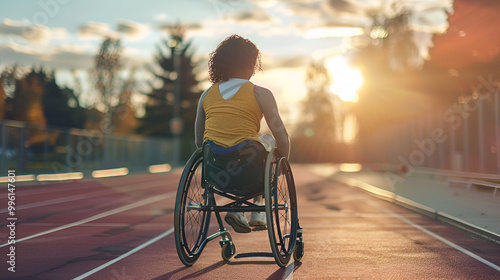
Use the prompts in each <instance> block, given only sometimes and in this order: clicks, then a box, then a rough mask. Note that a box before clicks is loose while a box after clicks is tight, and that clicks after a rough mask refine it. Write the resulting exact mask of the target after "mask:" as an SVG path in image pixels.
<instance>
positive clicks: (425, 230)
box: [370, 202, 500, 271]
mask: <svg viewBox="0 0 500 280" xmlns="http://www.w3.org/2000/svg"><path fill="white" fill-rule="evenodd" d="M370 204H372V205H373V206H375V207H377V208H379V209H380V210H382V211H384V212H386V213H388V214H390V215H392V216H393V217H395V218H398V219H400V220H401V221H403V222H405V223H407V224H409V225H411V226H413V227H414V228H416V229H418V230H420V231H422V232H424V233H426V234H428V235H430V236H432V237H434V238H436V239H437V240H439V241H441V242H443V243H445V244H447V245H449V246H451V247H453V248H455V249H457V250H459V251H460V252H462V253H464V254H466V255H468V256H469V257H472V258H474V259H476V260H478V261H480V262H482V263H483V264H485V265H487V266H489V267H491V268H493V269H496V270H497V271H500V266H498V265H496V264H494V263H492V262H489V261H487V260H485V259H483V258H481V257H480V256H478V255H476V254H474V253H472V252H471V251H468V250H466V249H464V248H462V247H460V246H458V245H456V244H455V243H453V242H451V241H448V240H447V239H445V238H443V237H441V236H439V235H437V234H435V233H433V232H431V231H429V230H427V229H426V228H424V227H422V226H419V225H417V224H415V223H414V222H412V221H410V220H408V219H406V218H405V217H403V216H401V215H399V214H397V213H395V212H392V211H391V210H389V209H387V208H385V207H383V206H381V205H378V204H376V203H373V202H372V203H370Z"/></svg>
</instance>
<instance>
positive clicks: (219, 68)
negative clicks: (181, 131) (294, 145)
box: [195, 35, 290, 233]
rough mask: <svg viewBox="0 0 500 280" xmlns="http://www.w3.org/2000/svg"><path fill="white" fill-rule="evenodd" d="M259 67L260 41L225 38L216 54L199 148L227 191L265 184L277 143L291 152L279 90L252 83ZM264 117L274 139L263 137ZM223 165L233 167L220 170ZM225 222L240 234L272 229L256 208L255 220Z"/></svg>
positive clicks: (201, 107) (237, 217)
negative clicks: (278, 100)
mask: <svg viewBox="0 0 500 280" xmlns="http://www.w3.org/2000/svg"><path fill="white" fill-rule="evenodd" d="M257 70H262V69H261V53H260V51H259V49H258V48H257V47H256V46H255V44H254V43H252V42H251V41H250V40H248V39H245V38H243V37H240V36H238V35H232V36H229V37H228V38H226V39H225V40H224V41H222V42H221V43H220V44H219V45H218V46H217V48H216V49H215V51H213V52H212V53H210V60H209V75H210V77H209V79H210V82H211V83H212V86H211V87H210V88H208V89H207V90H206V91H205V92H204V93H203V94H202V96H201V98H200V101H199V103H198V110H197V115H196V122H195V141H196V146H197V147H202V146H203V147H204V149H203V150H204V158H211V159H212V161H211V162H212V163H213V166H214V169H209V168H210V163H207V165H208V167H209V168H207V171H206V172H205V174H206V175H208V176H210V177H211V180H212V181H215V182H217V185H218V186H219V187H220V188H222V189H223V190H224V191H228V192H230V193H233V194H235V195H241V196H244V195H247V194H250V193H252V192H255V191H256V189H258V188H263V185H264V184H263V182H262V179H260V178H263V177H264V176H263V172H264V161H265V158H266V150H267V151H270V150H271V148H274V147H276V149H277V151H278V153H279V155H281V156H283V157H286V158H288V156H289V146H290V142H289V138H288V133H287V131H286V129H285V126H284V125H283V121H282V120H281V117H280V115H279V112H278V107H277V104H276V100H275V98H274V95H273V93H272V92H271V91H270V90H268V89H266V88H263V87H260V86H257V85H254V84H253V83H252V82H250V78H251V77H252V76H253V75H254V74H255V71H257ZM262 117H264V118H265V120H266V122H267V125H268V127H269V129H270V130H271V132H272V134H273V136H274V138H273V136H271V135H269V134H266V135H263V136H260V137H259V130H260V123H261V120H262ZM245 164H252V166H254V167H255V168H254V170H253V169H252V168H250V169H248V168H246V169H245V170H246V171H245V172H240V174H231V172H230V170H231V166H233V167H235V166H243V165H245ZM217 165H218V166H221V165H222V166H227V167H228V168H227V169H224V170H220V169H216V166H217ZM238 170H241V169H238ZM228 174H229V175H230V176H228ZM261 174H262V175H261ZM249 179H255V180H253V181H252V180H249ZM262 200H263V199H262V196H259V197H256V198H255V199H254V203H255V204H257V205H263V201H262ZM224 220H225V221H226V222H227V223H228V224H229V225H231V226H232V227H233V229H234V230H235V231H236V232H239V233H248V232H251V231H252V230H265V229H266V213H265V212H252V213H251V217H250V222H248V220H247V218H246V216H245V215H244V213H242V212H229V213H227V214H226V216H225V218H224ZM251 227H252V228H253V229H252V228H251Z"/></svg>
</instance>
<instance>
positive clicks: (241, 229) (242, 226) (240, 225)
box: [224, 212, 252, 233]
mask: <svg viewBox="0 0 500 280" xmlns="http://www.w3.org/2000/svg"><path fill="white" fill-rule="evenodd" d="M224 220H225V221H226V223H228V224H229V225H230V226H232V227H233V229H234V231H236V232H238V233H249V232H251V231H252V229H251V228H250V226H249V225H248V220H247V217H245V214H244V213H242V212H229V213H227V214H226V217H224Z"/></svg>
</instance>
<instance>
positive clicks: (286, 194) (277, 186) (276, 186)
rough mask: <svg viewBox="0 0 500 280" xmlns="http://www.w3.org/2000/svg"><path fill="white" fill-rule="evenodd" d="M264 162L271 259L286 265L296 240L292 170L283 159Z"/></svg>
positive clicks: (295, 202)
mask: <svg viewBox="0 0 500 280" xmlns="http://www.w3.org/2000/svg"><path fill="white" fill-rule="evenodd" d="M271 157H272V155H271V154H270V155H269V157H268V159H267V162H266V182H265V200H266V218H267V230H268V235H269V242H270V244H271V249H272V251H273V255H274V259H275V260H276V263H277V264H278V265H279V266H280V267H285V266H286V265H287V264H288V262H289V261H290V257H291V255H292V254H293V251H294V249H295V244H296V242H297V226H298V224H297V223H298V222H297V221H298V220H297V197H296V193H295V183H294V180H293V175H292V170H291V168H290V164H289V163H288V161H287V159H286V158H272V159H271Z"/></svg>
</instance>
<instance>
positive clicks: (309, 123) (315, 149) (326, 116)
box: [291, 62, 336, 162]
mask: <svg viewBox="0 0 500 280" xmlns="http://www.w3.org/2000/svg"><path fill="white" fill-rule="evenodd" d="M329 85H330V77H329V75H328V71H327V70H326V68H325V66H324V65H323V63H322V62H312V63H311V64H310V65H309V67H308V69H307V74H306V86H307V88H308V93H307V97H306V99H305V101H304V102H303V103H302V116H301V122H299V123H298V124H297V127H296V131H295V133H294V134H293V135H292V138H293V139H292V142H293V145H292V153H291V154H292V156H291V157H292V159H293V160H294V161H306V162H320V161H322V162H324V161H331V160H332V159H333V158H334V155H333V151H334V146H335V144H336V140H335V139H336V133H335V129H336V127H335V115H334V114H335V110H334V103H333V98H334V97H333V96H332V93H331V92H330V91H329Z"/></svg>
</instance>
